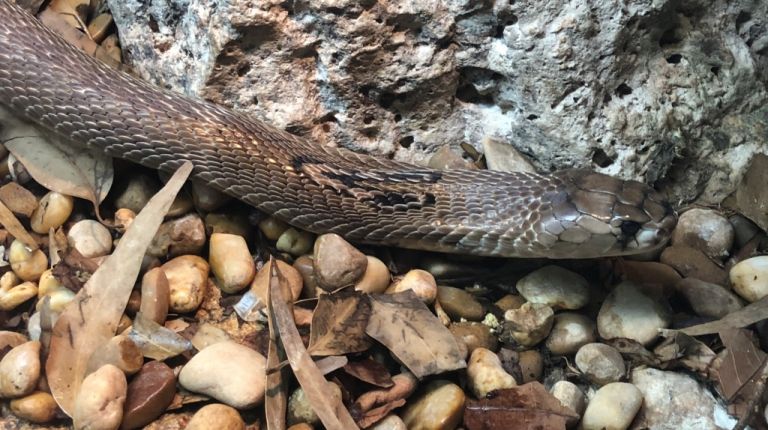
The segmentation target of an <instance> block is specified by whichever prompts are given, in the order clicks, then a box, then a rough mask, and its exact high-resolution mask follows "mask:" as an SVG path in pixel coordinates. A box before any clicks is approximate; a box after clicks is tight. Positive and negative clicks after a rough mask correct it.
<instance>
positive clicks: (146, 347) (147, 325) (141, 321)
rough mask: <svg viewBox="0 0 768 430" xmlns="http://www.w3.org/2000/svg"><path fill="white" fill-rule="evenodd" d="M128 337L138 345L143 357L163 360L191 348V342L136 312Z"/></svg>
mask: <svg viewBox="0 0 768 430" xmlns="http://www.w3.org/2000/svg"><path fill="white" fill-rule="evenodd" d="M128 337H129V338H130V339H131V340H132V341H133V343H135V344H136V346H138V347H139V349H140V350H141V354H142V355H144V357H148V358H152V359H154V360H165V359H166V358H171V357H175V356H177V355H179V354H181V353H183V352H186V351H189V350H191V349H192V342H190V341H189V340H187V339H185V338H183V337H181V336H179V335H178V334H176V332H174V331H173V330H170V329H167V328H165V327H163V326H161V325H160V324H158V323H156V322H155V321H153V320H151V319H149V318H146V317H145V316H144V315H142V313H141V312H137V313H136V317H135V318H134V319H133V325H132V326H131V331H130V332H129V333H128Z"/></svg>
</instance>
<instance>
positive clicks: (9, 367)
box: [0, 340, 41, 398]
mask: <svg viewBox="0 0 768 430" xmlns="http://www.w3.org/2000/svg"><path fill="white" fill-rule="evenodd" d="M40 347H41V344H40V342H38V341H34V340H31V341H29V342H25V343H23V344H21V345H19V346H17V347H15V348H13V349H12V350H11V351H10V352H8V353H7V354H5V356H4V357H3V359H2V360H0V397H2V398H15V397H21V396H26V395H27V394H30V393H32V391H34V390H35V387H36V386H37V381H38V379H40V371H41V365H40Z"/></svg>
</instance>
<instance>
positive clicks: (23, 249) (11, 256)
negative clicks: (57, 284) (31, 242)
mask: <svg viewBox="0 0 768 430" xmlns="http://www.w3.org/2000/svg"><path fill="white" fill-rule="evenodd" d="M8 262H9V263H11V270H13V273H15V274H16V276H18V277H19V279H21V280H22V281H37V280H38V279H40V275H42V274H43V272H45V270H46V269H48V257H47V256H46V255H45V253H44V252H43V251H42V250H41V249H35V250H32V249H29V248H27V246H26V245H24V244H23V243H22V242H21V241H20V240H18V239H17V240H14V241H13V242H12V243H11V247H10V249H9V250H8Z"/></svg>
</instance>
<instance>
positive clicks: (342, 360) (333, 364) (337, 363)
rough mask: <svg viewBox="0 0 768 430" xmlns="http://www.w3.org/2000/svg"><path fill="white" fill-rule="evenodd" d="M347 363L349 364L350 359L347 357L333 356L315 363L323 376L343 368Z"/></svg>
mask: <svg viewBox="0 0 768 430" xmlns="http://www.w3.org/2000/svg"><path fill="white" fill-rule="evenodd" d="M347 363H349V359H348V358H347V357H346V356H345V355H331V356H328V357H323V358H321V359H319V360H317V361H315V366H317V368H318V369H320V372H321V373H322V374H323V375H327V374H329V373H331V372H335V371H337V370H339V369H341V368H343V367H344V366H346V365H347Z"/></svg>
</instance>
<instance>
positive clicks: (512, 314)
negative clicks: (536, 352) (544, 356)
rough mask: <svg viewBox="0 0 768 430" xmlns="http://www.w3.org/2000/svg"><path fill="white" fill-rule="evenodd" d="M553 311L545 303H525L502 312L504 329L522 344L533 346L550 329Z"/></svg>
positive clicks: (553, 319)
mask: <svg viewBox="0 0 768 430" xmlns="http://www.w3.org/2000/svg"><path fill="white" fill-rule="evenodd" d="M554 321H555V313H554V311H552V308H550V307H549V306H547V305H542V304H534V303H526V304H524V305H522V306H520V308H519V309H511V310H508V311H507V312H505V313H504V331H505V333H508V334H509V336H510V337H511V338H512V339H513V340H514V341H515V342H517V343H518V344H519V345H522V346H534V345H536V344H538V343H539V342H541V341H542V340H544V338H546V337H547V336H548V335H549V332H550V330H551V329H552V324H553V323H554Z"/></svg>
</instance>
